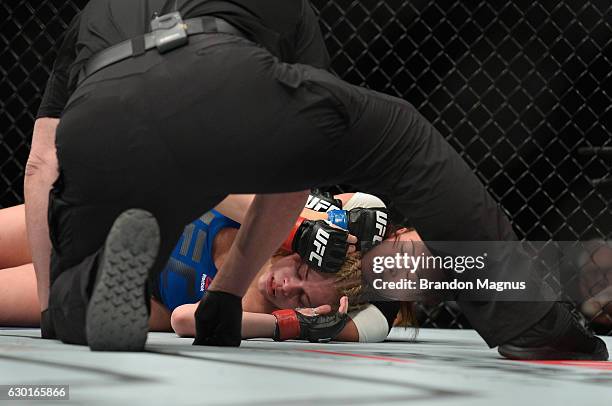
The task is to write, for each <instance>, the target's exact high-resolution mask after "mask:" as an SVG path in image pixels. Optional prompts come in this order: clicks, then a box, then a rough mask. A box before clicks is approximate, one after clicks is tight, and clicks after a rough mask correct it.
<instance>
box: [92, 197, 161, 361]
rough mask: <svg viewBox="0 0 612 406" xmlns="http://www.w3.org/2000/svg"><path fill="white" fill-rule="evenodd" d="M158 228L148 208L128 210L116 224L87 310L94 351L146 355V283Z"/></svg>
mask: <svg viewBox="0 0 612 406" xmlns="http://www.w3.org/2000/svg"><path fill="white" fill-rule="evenodd" d="M159 241H160V236H159V227H158V225H157V221H156V220H155V218H154V217H153V215H152V214H151V213H149V212H147V211H145V210H140V209H130V210H127V211H125V212H123V213H121V215H119V217H117V219H116V220H115V222H114V223H113V226H112V228H111V230H110V232H109V234H108V237H107V238H106V244H105V246H104V253H103V255H102V258H101V260H100V264H99V266H98V277H97V279H98V280H97V281H96V285H95V288H94V289H93V293H92V295H91V299H90V302H89V306H88V308H87V326H86V332H87V343H88V344H89V347H90V348H91V349H92V350H93V351H142V350H143V349H144V346H145V343H146V341H147V333H148V331H149V312H148V310H147V304H146V301H145V300H146V299H145V294H144V292H145V285H146V283H147V279H148V276H149V270H150V269H151V267H152V266H153V263H154V262H155V259H156V258H157V251H158V249H159Z"/></svg>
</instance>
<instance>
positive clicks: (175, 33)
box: [151, 11, 188, 54]
mask: <svg viewBox="0 0 612 406" xmlns="http://www.w3.org/2000/svg"><path fill="white" fill-rule="evenodd" d="M151 32H152V33H153V35H154V36H155V46H156V47H157V49H158V51H159V53H160V54H163V53H165V52H168V51H171V50H173V49H175V48H178V47H181V46H183V45H185V44H187V41H188V39H187V29H186V25H185V24H184V23H183V18H182V17H181V13H179V12H178V11H175V12H174V13H169V14H164V15H163V16H157V17H155V18H154V19H153V20H151Z"/></svg>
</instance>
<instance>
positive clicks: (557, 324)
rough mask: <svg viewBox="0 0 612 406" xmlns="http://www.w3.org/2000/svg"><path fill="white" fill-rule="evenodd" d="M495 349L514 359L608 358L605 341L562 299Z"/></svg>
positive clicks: (592, 359)
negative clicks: (533, 323) (542, 315)
mask: <svg viewBox="0 0 612 406" xmlns="http://www.w3.org/2000/svg"><path fill="white" fill-rule="evenodd" d="M497 351H498V352H499V353H500V354H501V355H503V356H504V357H506V358H509V359H515V360H590V361H607V360H608V349H607V348H606V343H604V341H603V340H602V339H600V338H599V337H595V336H594V335H593V333H591V332H590V331H589V330H588V329H587V328H586V327H584V326H583V325H582V324H581V323H580V321H579V320H578V318H577V317H576V316H575V315H574V314H572V312H571V310H570V309H569V308H568V305H563V304H561V303H555V304H554V305H553V307H552V309H551V310H550V311H549V312H548V313H547V314H546V316H544V318H543V319H542V320H540V321H539V322H538V323H536V324H535V325H534V326H533V327H531V328H530V329H529V330H527V331H526V332H524V333H523V334H521V335H520V336H518V337H517V338H514V339H512V340H510V341H508V342H507V343H505V344H503V345H500V346H499V347H498V349H497Z"/></svg>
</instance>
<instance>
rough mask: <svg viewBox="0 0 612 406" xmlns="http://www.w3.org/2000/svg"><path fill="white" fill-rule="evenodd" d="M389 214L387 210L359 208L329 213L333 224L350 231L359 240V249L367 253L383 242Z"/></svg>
mask: <svg viewBox="0 0 612 406" xmlns="http://www.w3.org/2000/svg"><path fill="white" fill-rule="evenodd" d="M388 216H389V212H388V210H387V209H386V208H384V207H380V208H369V209H362V208H357V209H353V210H351V211H346V210H332V211H330V212H328V217H329V220H330V222H331V223H333V224H335V225H337V226H338V227H341V228H343V229H345V230H348V232H349V233H351V234H352V235H354V236H356V237H357V239H358V240H359V244H358V245H357V247H358V249H359V250H361V251H363V252H365V251H368V250H370V249H372V248H373V247H374V246H375V245H377V244H379V243H380V242H382V241H383V240H384V238H385V234H386V232H387V223H388Z"/></svg>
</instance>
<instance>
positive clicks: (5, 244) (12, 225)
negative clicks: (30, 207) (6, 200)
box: [0, 205, 32, 269]
mask: <svg viewBox="0 0 612 406" xmlns="http://www.w3.org/2000/svg"><path fill="white" fill-rule="evenodd" d="M30 262H32V255H31V254H30V247H29V246H28V238H27V235H26V223H25V207H24V205H19V206H14V207H8V208H6V209H2V210H0V269H4V268H12V267H16V266H20V265H24V264H28V263H30Z"/></svg>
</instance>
